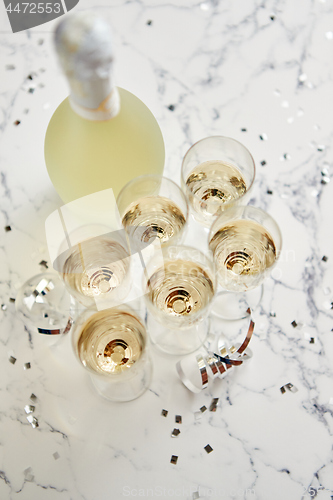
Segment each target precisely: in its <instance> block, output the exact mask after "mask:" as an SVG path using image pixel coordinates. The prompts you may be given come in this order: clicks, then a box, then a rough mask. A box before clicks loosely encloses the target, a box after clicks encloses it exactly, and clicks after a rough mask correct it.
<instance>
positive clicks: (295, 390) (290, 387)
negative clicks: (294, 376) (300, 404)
mask: <svg viewBox="0 0 333 500" xmlns="http://www.w3.org/2000/svg"><path fill="white" fill-rule="evenodd" d="M286 388H287V389H288V391H290V392H297V391H298V389H297V387H295V386H294V385H293V384H291V383H289V384H286Z"/></svg>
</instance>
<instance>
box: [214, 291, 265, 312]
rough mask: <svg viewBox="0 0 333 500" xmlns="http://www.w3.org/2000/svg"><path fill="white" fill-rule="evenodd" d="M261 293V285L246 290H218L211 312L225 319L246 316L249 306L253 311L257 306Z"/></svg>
mask: <svg viewBox="0 0 333 500" xmlns="http://www.w3.org/2000/svg"><path fill="white" fill-rule="evenodd" d="M263 293H264V287H263V285H261V286H259V287H257V288H254V289H253V290H249V291H248V292H228V291H223V292H218V293H217V294H216V296H215V299H214V302H213V305H212V308H211V313H212V314H214V316H217V317H219V318H221V319H226V320H237V319H243V318H246V317H247V316H248V315H249V312H248V309H249V308H250V309H251V311H254V310H255V309H256V308H257V307H258V305H259V304H260V302H261V299H262V296H263Z"/></svg>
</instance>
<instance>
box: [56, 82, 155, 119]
mask: <svg viewBox="0 0 333 500" xmlns="http://www.w3.org/2000/svg"><path fill="white" fill-rule="evenodd" d="M117 89H118V92H119V96H120V111H119V113H118V114H117V115H116V116H115V117H113V118H110V119H109V120H96V121H94V120H88V119H86V118H83V117H81V116H79V115H78V114H77V113H75V111H73V109H72V107H71V105H70V100H69V97H66V98H65V99H64V100H63V101H62V102H61V103H60V104H59V106H58V107H57V109H56V110H55V112H54V113H53V115H52V117H51V120H50V123H51V122H52V121H55V120H56V121H59V120H60V121H63V122H66V123H67V124H68V125H69V124H70V123H71V122H73V123H72V126H78V124H81V126H82V125H84V126H85V127H90V126H92V127H93V126H96V125H97V126H100V127H101V126H103V127H110V128H113V127H118V126H119V122H122V121H123V120H124V119H125V120H133V119H135V117H136V116H138V115H146V117H147V118H149V117H150V118H151V119H152V120H154V121H156V119H155V117H154V115H153V114H152V112H151V111H150V109H149V108H148V107H147V106H146V105H145V104H144V102H143V101H141V99H139V98H138V97H137V96H136V95H134V94H132V93H131V92H129V91H128V90H126V89H123V88H121V87H117ZM156 123H157V122H156Z"/></svg>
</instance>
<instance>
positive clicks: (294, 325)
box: [291, 320, 297, 328]
mask: <svg viewBox="0 0 333 500" xmlns="http://www.w3.org/2000/svg"><path fill="white" fill-rule="evenodd" d="M291 325H292V326H293V327H294V328H296V326H297V323H296V321H295V320H294V321H292V322H291Z"/></svg>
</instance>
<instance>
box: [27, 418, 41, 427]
mask: <svg viewBox="0 0 333 500" xmlns="http://www.w3.org/2000/svg"><path fill="white" fill-rule="evenodd" d="M27 420H28V422H29V424H31V426H32V428H33V429H36V427H39V423H38V419H37V418H36V417H34V416H32V415H31V414H30V415H28V416H27Z"/></svg>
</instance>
